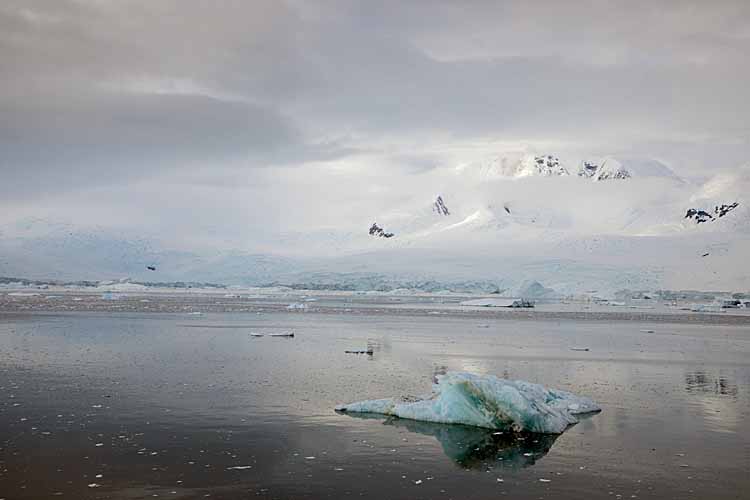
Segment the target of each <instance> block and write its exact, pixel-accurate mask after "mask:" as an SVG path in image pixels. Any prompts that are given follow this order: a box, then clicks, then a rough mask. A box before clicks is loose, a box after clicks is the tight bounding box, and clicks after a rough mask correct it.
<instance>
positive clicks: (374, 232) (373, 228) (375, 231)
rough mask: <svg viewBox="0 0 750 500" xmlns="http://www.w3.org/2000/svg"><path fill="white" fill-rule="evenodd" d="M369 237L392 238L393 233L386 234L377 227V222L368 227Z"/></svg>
mask: <svg viewBox="0 0 750 500" xmlns="http://www.w3.org/2000/svg"><path fill="white" fill-rule="evenodd" d="M370 236H377V237H380V238H392V237H393V233H387V232H386V231H385V229H383V228H382V227H380V226H378V223H377V222H373V223H372V226H370Z"/></svg>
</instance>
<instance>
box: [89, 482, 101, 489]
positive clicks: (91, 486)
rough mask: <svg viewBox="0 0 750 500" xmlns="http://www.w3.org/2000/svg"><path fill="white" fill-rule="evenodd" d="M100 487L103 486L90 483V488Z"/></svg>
mask: <svg viewBox="0 0 750 500" xmlns="http://www.w3.org/2000/svg"><path fill="white" fill-rule="evenodd" d="M100 486H101V484H99V483H89V488H98V487H100Z"/></svg>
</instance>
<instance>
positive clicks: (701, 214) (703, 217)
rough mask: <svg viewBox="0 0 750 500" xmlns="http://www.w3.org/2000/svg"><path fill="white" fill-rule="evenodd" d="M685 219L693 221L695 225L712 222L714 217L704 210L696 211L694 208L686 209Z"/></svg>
mask: <svg viewBox="0 0 750 500" xmlns="http://www.w3.org/2000/svg"><path fill="white" fill-rule="evenodd" d="M685 218H686V219H693V220H694V221H695V223H696V224H700V223H702V222H709V221H712V220H714V216H713V215H711V214H710V213H708V212H706V211H705V210H698V209H695V208H690V209H688V211H687V212H686V213H685Z"/></svg>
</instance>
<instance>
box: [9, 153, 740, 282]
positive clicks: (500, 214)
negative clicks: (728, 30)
mask: <svg viewBox="0 0 750 500" xmlns="http://www.w3.org/2000/svg"><path fill="white" fill-rule="evenodd" d="M592 179H593V181H592ZM605 180H606V181H607V182H604V181H605ZM380 193H385V194H387V195H388V196H389V197H388V202H387V203H385V202H384V203H375V204H370V203H363V204H362V206H363V207H364V208H363V209H361V210H358V211H356V210H348V208H349V207H347V210H338V211H337V212H341V213H342V215H340V216H339V218H338V219H337V222H336V224H333V223H331V222H330V221H328V220H323V221H321V223H320V224H318V225H311V224H309V223H306V224H304V225H301V226H300V227H298V228H284V231H283V232H282V231H278V232H275V233H274V232H272V231H270V230H268V235H264V236H263V239H262V240H261V239H260V237H259V236H258V235H257V233H256V232H249V233H248V234H249V238H248V240H249V241H250V242H251V244H252V245H248V247H247V248H236V247H235V248H222V249H218V248H208V249H205V248H203V249H200V248H184V247H181V246H180V245H179V244H178V243H175V242H171V243H170V242H165V241H162V240H161V239H160V237H159V234H158V233H145V232H144V231H143V230H141V229H140V228H137V227H134V228H119V229H117V230H114V229H108V228H101V227H81V226H77V225H75V224H72V223H70V222H66V223H60V222H58V221H55V220H53V219H23V220H21V221H16V222H14V223H10V224H5V225H2V226H0V276H2V275H5V276H21V277H30V278H53V279H55V278H56V279H69V280H76V279H111V278H119V277H123V276H130V277H132V278H134V279H137V280H140V281H180V280H182V281H203V282H216V283H227V284H264V283H270V282H274V283H287V284H294V283H297V284H303V283H304V284H307V285H309V286H315V283H316V282H320V280H324V281H325V286H330V287H336V286H337V285H336V283H339V284H340V285H341V286H343V287H346V288H348V289H367V287H368V286H373V287H398V286H400V285H403V284H415V283H417V284H419V285H418V286H423V287H427V288H429V289H430V290H439V289H441V286H445V287H451V288H454V289H459V288H461V287H462V286H463V287H465V289H481V290H484V291H487V290H492V289H494V288H493V287H496V288H497V289H498V290H515V291H518V292H519V293H520V292H521V291H523V293H527V294H539V296H548V295H559V294H567V293H579V292H585V291H591V290H597V291H599V292H602V291H604V290H606V291H607V292H608V293H614V291H616V290H618V289H621V288H629V289H639V288H640V289H647V288H652V289H653V288H673V289H675V288H693V289H725V290H747V289H750V271H745V268H746V266H745V260H746V255H749V254H750V195H748V194H747V193H750V167H745V168H734V169H727V170H725V171H721V172H718V173H716V174H714V175H711V176H710V177H709V178H708V180H706V181H704V182H694V181H687V180H682V179H680V178H679V177H678V176H677V175H676V174H675V173H674V172H673V171H672V170H671V169H670V168H669V167H668V166H666V165H665V164H664V163H661V162H659V161H657V160H652V159H632V158H630V159H621V158H617V159H615V158H613V157H605V158H603V159H601V160H587V162H586V163H583V164H582V168H581V170H580V171H579V174H578V175H569V174H568V171H567V169H566V168H565V166H564V165H563V163H562V162H561V161H560V160H558V159H557V158H556V157H555V156H553V155H533V154H531V155H529V154H526V155H515V156H513V155H505V156H502V157H496V158H493V159H491V160H489V161H487V162H474V163H471V164H467V165H465V166H462V167H459V168H453V167H451V166H447V167H445V168H443V169H436V170H434V171H430V172H428V173H424V174H420V176H419V177H418V178H417V180H416V181H411V182H406V181H405V182H403V183H401V182H394V183H392V184H391V185H389V186H388V190H385V191H380ZM368 200H369V199H368ZM693 210H694V212H692V211H693ZM700 211H703V212H705V214H708V216H706V215H703V214H701V213H700ZM686 215H691V216H688V217H686ZM696 217H703V218H704V219H705V222H706V223H703V222H700V223H697V222H698V221H697V219H696ZM374 221H376V222H374ZM149 266H151V267H154V268H155V270H149V269H148V267H149ZM316 280H317V281H316ZM337 280H338V281H337ZM529 283H530V284H531V285H529V286H526V285H528V284H529ZM534 283H537V285H534ZM448 284H450V286H448ZM462 284H464V285H462ZM524 287H525V288H524Z"/></svg>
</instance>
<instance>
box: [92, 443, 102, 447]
mask: <svg viewBox="0 0 750 500" xmlns="http://www.w3.org/2000/svg"><path fill="white" fill-rule="evenodd" d="M94 446H96V447H97V448H101V447H102V446H104V443H96V444H95V445H94Z"/></svg>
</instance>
